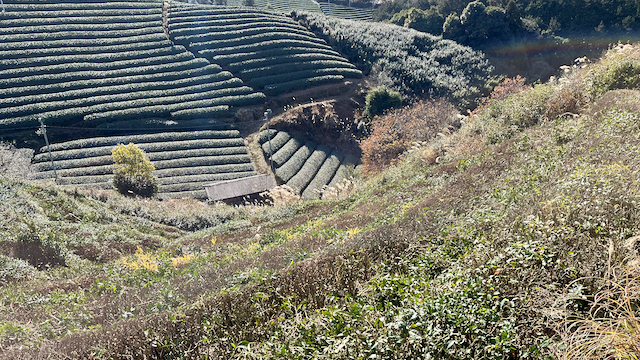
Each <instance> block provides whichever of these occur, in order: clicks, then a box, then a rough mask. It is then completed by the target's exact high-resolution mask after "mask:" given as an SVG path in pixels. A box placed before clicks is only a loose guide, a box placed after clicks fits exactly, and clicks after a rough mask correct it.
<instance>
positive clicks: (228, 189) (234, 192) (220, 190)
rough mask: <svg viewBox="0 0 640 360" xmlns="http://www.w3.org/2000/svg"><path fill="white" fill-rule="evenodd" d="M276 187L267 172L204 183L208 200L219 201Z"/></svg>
mask: <svg viewBox="0 0 640 360" xmlns="http://www.w3.org/2000/svg"><path fill="white" fill-rule="evenodd" d="M274 187H276V181H275V179H274V178H273V177H272V176H271V175H268V174H265V175H255V176H248V177H243V178H240V179H233V180H225V181H220V182H217V183H213V184H210V185H205V186H204V188H205V190H206V191H207V196H208V197H209V200H212V201H221V200H227V199H232V198H237V197H241V196H247V195H252V194H257V193H261V192H264V191H267V190H271V189H273V188H274Z"/></svg>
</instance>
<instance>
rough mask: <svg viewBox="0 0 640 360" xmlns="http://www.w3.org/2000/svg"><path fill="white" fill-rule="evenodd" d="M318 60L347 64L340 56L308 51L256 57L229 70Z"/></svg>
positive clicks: (233, 64) (230, 65)
mask: <svg viewBox="0 0 640 360" xmlns="http://www.w3.org/2000/svg"><path fill="white" fill-rule="evenodd" d="M317 60H335V61H343V62H346V61H345V59H344V58H343V57H342V56H340V55H339V54H338V55H333V54H326V53H323V52H316V51H315V49H307V51H306V52H305V53H302V54H300V53H297V54H281V55H275V56H263V57H256V58H253V59H249V60H244V61H240V62H234V63H230V64H229V66H228V67H229V69H230V70H231V71H233V72H239V71H242V70H251V69H258V68H262V67H266V66H274V65H280V64H285V63H294V62H308V61H317Z"/></svg>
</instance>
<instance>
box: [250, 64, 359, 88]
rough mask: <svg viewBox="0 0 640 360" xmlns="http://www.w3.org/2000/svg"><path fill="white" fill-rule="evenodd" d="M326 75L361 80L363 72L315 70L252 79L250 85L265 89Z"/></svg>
mask: <svg viewBox="0 0 640 360" xmlns="http://www.w3.org/2000/svg"><path fill="white" fill-rule="evenodd" d="M324 75H342V76H344V77H352V78H359V77H362V72H361V71H360V70H358V69H352V68H322V69H313V70H303V71H294V72H289V73H285V74H279V75H270V76H263V77H259V78H255V79H251V80H250V81H249V83H250V84H251V85H253V86H255V87H263V86H265V85H272V84H281V83H287V82H291V81H295V80H299V79H310V78H314V77H318V76H324Z"/></svg>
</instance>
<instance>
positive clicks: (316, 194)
mask: <svg viewBox="0 0 640 360" xmlns="http://www.w3.org/2000/svg"><path fill="white" fill-rule="evenodd" d="M343 159H344V154H342V152H341V151H339V150H333V151H332V152H331V154H329V156H328V157H327V159H326V160H325V161H324V163H322V166H321V167H320V169H319V170H318V172H317V173H316V175H315V176H314V177H313V180H311V182H310V183H309V185H307V187H306V188H305V189H304V191H303V192H302V198H303V199H305V200H309V199H319V198H320V190H322V188H323V187H324V186H326V185H328V184H329V182H331V179H332V178H333V176H334V175H335V174H336V171H337V170H338V167H340V162H341V161H342V160H343Z"/></svg>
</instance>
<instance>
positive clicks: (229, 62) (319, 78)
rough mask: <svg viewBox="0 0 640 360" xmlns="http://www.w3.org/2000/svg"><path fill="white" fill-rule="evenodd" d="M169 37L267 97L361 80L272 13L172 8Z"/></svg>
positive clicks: (301, 31)
mask: <svg viewBox="0 0 640 360" xmlns="http://www.w3.org/2000/svg"><path fill="white" fill-rule="evenodd" d="M169 35H170V38H171V40H173V41H174V42H175V43H176V44H182V45H184V46H185V47H187V48H188V49H189V50H190V51H192V52H193V53H194V54H197V56H199V57H203V58H205V59H207V60H209V61H211V62H212V63H215V64H219V65H221V66H222V67H223V68H224V69H225V70H228V71H231V72H232V73H234V74H235V75H236V76H238V77H239V78H241V79H242V80H243V81H244V82H245V83H247V84H248V85H250V86H252V87H253V88H255V89H256V90H260V91H263V92H264V93H265V94H267V95H279V94H282V93H286V92H289V91H293V90H298V89H305V88H308V87H311V86H315V85H320V84H326V83H333V82H339V81H342V80H343V79H345V78H357V77H361V76H362V72H361V71H360V70H358V69H356V68H355V66H354V65H353V64H351V63H349V62H348V61H347V60H346V59H345V58H344V57H342V56H341V55H340V54H339V53H337V52H336V51H334V50H333V49H332V48H331V47H330V46H329V45H327V43H326V42H325V41H324V40H322V39H320V38H318V37H316V36H315V35H314V34H313V33H311V32H309V31H308V30H307V29H306V28H304V27H303V26H301V25H299V24H298V23H296V22H295V21H293V20H292V19H290V18H288V17H286V16H283V15H279V14H275V13H272V12H269V11H263V10H257V9H252V8H234V7H219V6H216V7H211V6H196V5H187V4H174V5H172V6H171V8H170V10H169Z"/></svg>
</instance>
